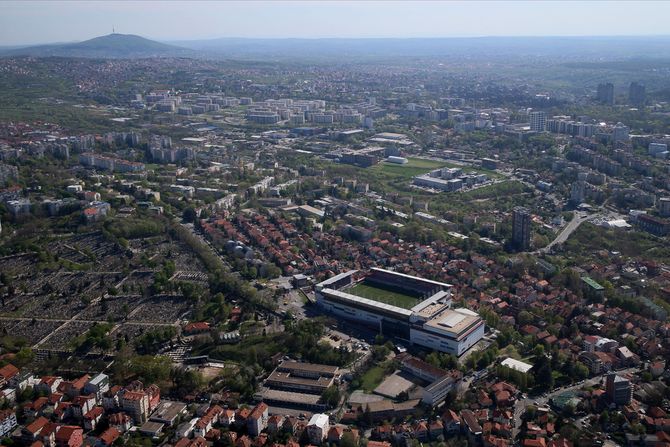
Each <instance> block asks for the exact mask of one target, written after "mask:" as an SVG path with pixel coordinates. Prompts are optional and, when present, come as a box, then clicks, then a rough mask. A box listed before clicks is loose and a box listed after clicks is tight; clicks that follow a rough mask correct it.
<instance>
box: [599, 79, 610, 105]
mask: <svg viewBox="0 0 670 447" xmlns="http://www.w3.org/2000/svg"><path fill="white" fill-rule="evenodd" d="M596 99H597V100H598V101H599V102H601V103H603V104H607V105H610V106H611V105H614V84H612V83H611V82H608V83H605V84H598V93H597V95H596Z"/></svg>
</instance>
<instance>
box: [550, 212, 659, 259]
mask: <svg viewBox="0 0 670 447" xmlns="http://www.w3.org/2000/svg"><path fill="white" fill-rule="evenodd" d="M603 249H604V250H609V251H618V252H620V253H621V255H622V256H624V257H627V258H628V257H630V258H645V259H653V260H655V261H656V262H660V263H667V262H670V243H668V240H667V239H666V238H659V237H656V236H653V235H651V234H648V233H643V232H641V231H625V230H617V229H607V228H603V227H599V226H596V225H593V224H591V223H588V222H585V223H584V224H582V225H581V226H580V227H579V228H578V229H577V230H576V231H575V232H574V233H573V234H572V235H571V236H570V238H569V239H568V240H567V241H566V242H565V244H564V247H563V252H562V254H564V255H567V256H568V257H575V258H582V259H581V260H582V261H587V260H589V259H590V258H592V257H593V256H592V253H593V252H595V251H597V250H603ZM575 260H576V261H578V260H579V259H575Z"/></svg>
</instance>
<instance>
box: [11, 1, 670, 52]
mask: <svg viewBox="0 0 670 447" xmlns="http://www.w3.org/2000/svg"><path fill="white" fill-rule="evenodd" d="M668 17H670V2H666V1H649V2H645V1H630V2H629V1H591V2H587V1H553V2H552V1H533V0H527V1H509V2H508V1H489V2H485V1H481V2H475V1H468V2H463V1H445V2H441V1H427V2H424V1H421V2H419V1H381V0H379V1H278V0H277V1H221V2H216V1H203V2H179V1H145V2H139V1H138V2H132V1H90V2H88V1H72V2H64V1H45V2H38V1H8V0H0V45H18V44H34V43H46V42H66V41H79V40H85V39H89V38H91V37H95V36H99V35H103V34H108V33H110V32H111V31H112V27H115V28H116V32H119V33H125V34H139V35H142V36H145V37H149V38H153V39H159V40H189V39H203V38H215V37H451V36H529V35H530V36H532V35H538V36H539V35H552V36H559V35H662V34H664V35H667V34H670V29H669V28H668Z"/></svg>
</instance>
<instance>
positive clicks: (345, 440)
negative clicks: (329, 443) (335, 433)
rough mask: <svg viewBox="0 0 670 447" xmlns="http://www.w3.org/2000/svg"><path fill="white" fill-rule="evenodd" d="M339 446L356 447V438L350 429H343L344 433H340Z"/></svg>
mask: <svg viewBox="0 0 670 447" xmlns="http://www.w3.org/2000/svg"><path fill="white" fill-rule="evenodd" d="M340 447H358V444H357V443H356V438H354V434H353V433H352V432H351V431H345V432H344V434H342V438H341V439H340Z"/></svg>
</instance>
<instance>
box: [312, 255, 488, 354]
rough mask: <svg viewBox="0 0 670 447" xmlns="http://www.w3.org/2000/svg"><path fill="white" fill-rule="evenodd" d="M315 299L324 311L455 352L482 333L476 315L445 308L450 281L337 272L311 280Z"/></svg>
mask: <svg viewBox="0 0 670 447" xmlns="http://www.w3.org/2000/svg"><path fill="white" fill-rule="evenodd" d="M316 301H317V304H318V305H319V306H320V307H321V308H322V309H323V310H324V312H326V313H327V314H330V315H333V316H336V317H340V318H344V319H347V320H352V321H356V322H359V323H361V324H363V325H366V326H370V327H374V328H375V329H378V330H379V331H380V332H381V333H383V334H385V335H388V336H393V337H397V338H400V339H403V340H406V341H408V342H410V343H412V344H416V345H419V346H423V347H426V348H430V349H435V350H438V351H441V352H447V353H450V354H453V355H457V356H460V355H462V354H463V353H464V352H465V351H467V350H468V349H469V348H470V347H472V346H473V345H474V344H475V343H477V342H478V341H479V340H480V339H481V338H482V337H483V336H484V321H483V320H482V319H481V317H479V315H477V314H476V313H475V312H472V311H470V310H467V309H451V304H452V300H451V285H449V284H445V283H441V282H437V281H431V280H427V279H423V278H418V277H416V276H411V275H405V274H402V273H397V272H393V271H390V270H383V269H378V268H373V269H371V270H370V271H369V272H367V273H364V272H360V271H358V270H351V271H348V272H345V273H341V274H339V275H337V276H334V277H332V278H330V279H328V280H326V281H323V282H321V283H319V284H317V286H316Z"/></svg>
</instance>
